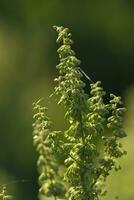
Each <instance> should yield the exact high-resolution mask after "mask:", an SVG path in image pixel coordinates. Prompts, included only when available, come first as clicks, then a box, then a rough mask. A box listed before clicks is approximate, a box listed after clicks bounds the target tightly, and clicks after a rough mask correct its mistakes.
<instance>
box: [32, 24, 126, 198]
mask: <svg viewBox="0 0 134 200" xmlns="http://www.w3.org/2000/svg"><path fill="white" fill-rule="evenodd" d="M54 29H55V30H56V31H57V33H58V38H57V43H61V47H60V48H59V49H58V51H57V52H58V54H59V60H60V63H59V64H58V65H57V66H56V68H57V69H58V71H59V77H57V78H56V79H55V81H56V83H57V85H56V87H55V88H54V93H53V94H55V95H56V96H57V97H58V99H59V100H58V104H63V105H64V107H65V112H66V113H65V118H66V120H67V121H68V122H69V128H68V129H67V130H65V131H63V132H61V131H52V130H51V124H52V123H51V122H50V120H49V118H48V117H47V116H46V108H43V107H41V106H40V101H39V102H37V103H35V104H34V110H35V113H36V114H35V115H34V118H35V119H36V121H35V123H34V125H33V126H34V131H33V140H34V145H35V146H36V149H37V152H38V154H39V158H38V162H37V165H38V169H39V174H40V176H39V183H40V193H42V194H43V195H45V196H54V198H56V197H57V198H58V199H60V198H62V199H68V200H99V199H100V196H102V195H105V194H106V189H105V181H106V178H107V177H108V176H109V174H110V171H111V170H112V169H115V170H118V169H120V166H118V165H117V162H116V160H117V158H119V157H121V156H123V155H124V154H126V151H124V150H122V145H121V143H120V142H119V139H121V138H123V137H125V136H126V133H125V131H124V130H123V115H124V112H125V108H123V107H122V102H121V98H120V97H116V96H115V95H111V100H110V101H109V102H108V103H105V100H104V99H106V98H105V95H106V92H105V91H104V90H103V88H102V87H101V82H100V81H98V82H96V83H92V84H90V94H89V95H87V94H86V93H85V91H84V87H85V83H84V82H83V80H82V78H83V76H86V77H88V76H87V75H86V74H85V73H84V72H83V70H82V69H81V68H80V60H79V59H77V58H76V56H75V52H74V51H73V50H72V48H71V46H72V44H73V41H72V39H71V33H70V32H69V29H68V28H64V27H57V26H54ZM57 153H58V154H57ZM57 155H59V157H60V156H62V158H63V159H64V160H63V164H64V165H65V167H66V170H65V173H64V175H63V176H64V180H63V181H61V177H60V176H59V170H58V169H59V168H60V167H59V165H60V163H59V162H58V161H57V159H56V157H57ZM64 186H66V190H65V187H64Z"/></svg>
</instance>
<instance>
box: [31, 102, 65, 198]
mask: <svg viewBox="0 0 134 200" xmlns="http://www.w3.org/2000/svg"><path fill="white" fill-rule="evenodd" d="M33 109H34V110H35V115H34V118H35V122H34V124H33V128H34V130H33V144H34V146H35V147H36V150H37V152H38V155H39V157H38V161H37V167H38V171H39V174H40V175H39V185H40V189H39V199H40V198H41V196H44V195H45V196H47V197H52V196H53V197H54V199H56V198H57V197H62V196H64V193H65V191H64V190H65V189H64V186H63V184H62V183H61V182H60V180H59V178H60V176H59V172H58V165H57V163H56V160H55V157H54V152H53V148H52V143H53V140H52V136H51V135H53V133H52V131H51V126H52V123H51V121H50V120H49V118H48V117H47V116H46V110H47V108H45V107H42V106H41V105H40V100H39V101H37V102H36V103H34V104H33Z"/></svg>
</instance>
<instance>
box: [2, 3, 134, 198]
mask: <svg viewBox="0 0 134 200" xmlns="http://www.w3.org/2000/svg"><path fill="white" fill-rule="evenodd" d="M55 24H56V25H63V26H65V27H69V28H70V29H71V32H72V33H73V40H74V42H75V43H74V45H73V48H74V50H75V51H76V52H77V55H78V58H80V59H81V61H82V65H81V68H82V69H83V70H84V71H85V72H86V74H88V75H89V76H90V77H91V78H92V79H93V80H94V81H97V80H101V81H102V83H103V86H104V88H105V90H106V91H107V92H108V93H110V92H113V93H115V94H117V95H121V96H122V97H123V99H124V102H125V105H126V107H127V108H128V112H127V114H126V116H125V122H124V127H125V129H126V130H127V131H128V135H129V136H128V138H127V139H126V142H125V143H124V146H125V148H126V149H127V150H128V152H129V153H128V156H127V157H126V158H124V159H122V161H121V162H122V163H123V166H124V168H123V170H122V172H119V173H118V175H117V174H114V176H113V178H111V179H110V180H109V183H108V187H109V190H110V192H109V196H108V198H109V200H113V199H114V196H116V195H118V194H119V196H120V198H121V199H122V200H126V199H129V200H133V197H134V191H133V185H132V184H133V179H134V172H133V167H134V162H133V150H134V148H133V140H134V136H133V135H132V132H133V130H134V125H133V117H134V103H133V99H134V56H133V55H134V1H132V0H112V1H110V0H102V1H97V0H85V1H84V0H83V1H80V0H77V1H73V0H72V1H71V0H68V1H65V0H64V1H63V0H48V1H46V0H38V1H36V0H12V1H11V0H0V138H1V142H0V183H1V184H3V183H11V184H10V185H9V186H10V187H8V188H9V190H10V191H11V193H14V195H15V199H20V200H22V199H23V200H24V199H27V200H35V199H37V183H36V182H37V173H36V154H35V151H34V148H33V147H32V126H31V124H32V102H33V101H36V100H37V99H39V98H40V97H44V98H45V103H46V104H47V106H48V107H49V113H50V116H51V117H52V119H53V121H54V122H55V124H56V125H55V128H56V129H60V127H61V129H63V128H64V123H63V111H62V110H61V109H60V108H59V107H58V108H57V107H56V104H55V103H54V101H53V100H52V103H48V98H47V97H48V96H49V95H50V94H51V92H52V90H53V87H54V84H53V78H54V77H55V76H57V72H56V69H55V65H56V64H57V63H58V56H57V53H56V48H57V46H56V44H55V40H56V37H57V35H56V33H55V32H54V30H53V29H52V26H53V25H55ZM85 81H86V83H87V87H86V91H87V92H88V91H89V84H90V83H89V81H88V80H86V79H85ZM59 109H60V111H59ZM57 113H59V115H58V116H57ZM60 113H61V114H60ZM21 179H25V180H29V181H27V182H25V183H21V182H18V183H12V181H14V180H21ZM110 181H111V182H110Z"/></svg>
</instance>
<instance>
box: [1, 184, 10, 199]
mask: <svg viewBox="0 0 134 200" xmlns="http://www.w3.org/2000/svg"><path fill="white" fill-rule="evenodd" d="M12 199H13V197H12V196H11V195H8V194H7V189H6V186H3V187H2V191H1V192H0V200H12Z"/></svg>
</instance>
